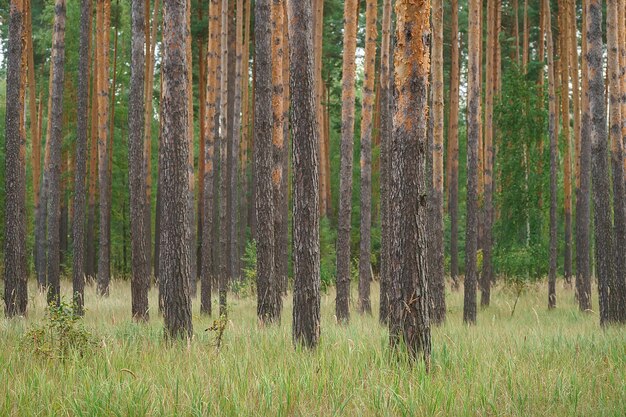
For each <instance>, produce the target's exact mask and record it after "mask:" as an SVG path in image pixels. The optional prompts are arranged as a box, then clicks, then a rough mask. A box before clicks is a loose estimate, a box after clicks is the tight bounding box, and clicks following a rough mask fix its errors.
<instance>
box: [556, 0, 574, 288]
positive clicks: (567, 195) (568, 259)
mask: <svg viewBox="0 0 626 417" xmlns="http://www.w3.org/2000/svg"><path fill="white" fill-rule="evenodd" d="M566 2H567V0H561V1H560V2H559V31H560V33H559V41H560V46H561V53H560V56H559V63H560V71H561V120H562V123H561V124H562V126H563V140H564V141H565V149H564V150H565V155H564V158H563V199H564V202H563V205H564V216H565V254H564V265H563V269H564V273H565V277H564V278H565V282H566V283H567V284H569V283H570V282H571V277H572V156H571V136H570V99H569V85H570V84H569V68H570V60H569V58H570V53H569V34H568V32H569V22H568V14H569V13H568V11H567V9H566V7H565V4H566Z"/></svg>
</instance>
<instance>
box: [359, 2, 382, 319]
mask: <svg viewBox="0 0 626 417" xmlns="http://www.w3.org/2000/svg"><path fill="white" fill-rule="evenodd" d="M365 7H366V9H365V16H366V17H365V19H366V22H365V79H364V80H363V93H362V97H363V108H362V110H361V230H360V231H361V239H360V246H359V305H358V308H359V312H360V313H361V314H372V302H371V300H370V283H371V281H372V264H371V262H370V258H371V250H372V243H371V241H372V109H373V104H374V103H373V102H374V78H375V76H376V66H375V62H376V40H377V38H378V34H377V31H376V19H377V12H378V5H377V4H376V1H374V0H368V1H367V2H366V6H365Z"/></svg>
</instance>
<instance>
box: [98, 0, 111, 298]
mask: <svg viewBox="0 0 626 417" xmlns="http://www.w3.org/2000/svg"><path fill="white" fill-rule="evenodd" d="M97 1H98V3H97V6H98V9H97V13H96V22H97V25H96V26H97V27H96V33H97V36H98V65H97V66H96V68H97V71H98V184H99V194H100V234H99V246H98V294H99V295H102V296H107V295H108V294H109V282H110V280H111V259H110V256H111V254H110V238H111V236H110V231H111V230H110V228H109V227H108V226H109V225H110V221H109V220H110V216H111V201H110V200H109V198H108V197H109V191H108V190H109V186H110V184H109V169H108V166H109V146H108V145H109V144H108V142H109V140H108V137H109V133H110V132H109V122H110V120H109V19H108V18H107V16H109V13H110V7H111V3H110V0H97Z"/></svg>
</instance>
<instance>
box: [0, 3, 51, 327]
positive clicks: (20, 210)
mask: <svg viewBox="0 0 626 417" xmlns="http://www.w3.org/2000/svg"><path fill="white" fill-rule="evenodd" d="M24 21H25V12H24V2H23V0H11V3H10V15H9V39H8V49H7V55H6V59H7V79H6V82H7V84H6V86H7V91H6V115H5V129H6V130H5V132H6V136H5V139H6V142H5V193H6V194H5V229H4V232H5V239H4V302H5V314H6V316H7V317H13V316H23V315H25V314H26V305H27V303H28V288H27V279H28V271H27V269H26V260H27V250H26V159H25V158H26V136H25V133H26V132H25V130H24V129H23V120H24V117H23V113H22V112H23V109H24V91H25V87H26V85H25V82H24V81H25V79H24V77H23V75H22V73H23V71H24V70H25V68H26V67H25V66H24V63H25V62H26V59H25V58H26V51H25V49H26V48H25V46H26V45H25V43H24V42H23V41H24V33H25V27H24V26H25V25H24ZM57 260H58V259H57Z"/></svg>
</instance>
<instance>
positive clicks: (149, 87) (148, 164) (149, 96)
mask: <svg viewBox="0 0 626 417" xmlns="http://www.w3.org/2000/svg"><path fill="white" fill-rule="evenodd" d="M149 3H150V2H149V1H148V0H146V10H145V11H144V13H145V14H146V17H145V19H146V25H145V27H146V33H148V32H147V29H148V22H149V17H148V15H149V13H150V11H149V9H150V4H149ZM160 11H161V5H160V0H154V9H153V12H152V27H151V29H150V33H149V34H148V35H147V37H146V46H147V45H148V44H149V45H150V49H149V50H148V48H146V76H145V83H146V84H145V90H144V95H145V99H144V100H145V101H144V104H145V105H144V112H145V115H144V124H145V127H144V151H143V152H144V159H145V161H144V174H145V176H146V181H145V185H146V197H145V198H146V201H145V203H144V210H145V220H144V225H145V228H144V229H145V231H146V244H147V245H148V249H147V253H146V256H147V257H148V272H151V271H152V269H153V267H152V266H153V263H152V253H151V252H152V247H151V246H152V119H153V117H152V113H153V106H152V100H153V94H154V59H155V49H156V43H157V28H158V27H159V14H160V13H159V12H160ZM155 229H156V225H155ZM155 231H156V230H155ZM156 236H157V234H156V233H155V242H154V245H155V249H156V246H157V243H156V242H157V241H158V239H157V238H156ZM155 252H156V250H155ZM155 256H156V254H155ZM157 264H158V261H156V260H155V262H154V265H155V266H156V265H157ZM154 269H155V271H154V275H155V277H156V276H157V274H156V269H157V268H154Z"/></svg>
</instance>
